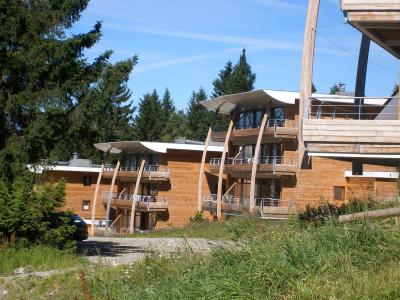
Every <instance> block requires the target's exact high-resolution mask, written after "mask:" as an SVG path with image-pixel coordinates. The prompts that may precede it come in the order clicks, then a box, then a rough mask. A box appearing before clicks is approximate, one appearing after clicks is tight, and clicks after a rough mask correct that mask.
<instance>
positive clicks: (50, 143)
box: [0, 0, 129, 162]
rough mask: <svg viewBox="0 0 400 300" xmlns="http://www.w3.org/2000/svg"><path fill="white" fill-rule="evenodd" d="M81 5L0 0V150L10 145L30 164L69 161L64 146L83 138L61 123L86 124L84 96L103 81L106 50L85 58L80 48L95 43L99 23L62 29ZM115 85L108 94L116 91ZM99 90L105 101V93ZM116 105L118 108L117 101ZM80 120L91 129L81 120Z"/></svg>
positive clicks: (68, 1)
mask: <svg viewBox="0 0 400 300" xmlns="http://www.w3.org/2000/svg"><path fill="white" fill-rule="evenodd" d="M87 4H88V0H80V1H74V0H60V1H44V0H38V1H33V0H28V1H22V0H10V1H0V20H1V21H0V24H1V26H0V130H1V134H0V149H2V148H4V147H5V146H6V145H8V146H11V145H12V147H14V148H15V149H19V151H20V152H24V153H25V154H26V157H27V160H28V161H30V162H34V161H37V160H38V159H40V158H46V157H48V156H49V155H50V156H53V158H54V159H67V158H69V156H70V153H69V151H70V149H71V147H70V145H76V147H77V148H78V149H79V148H82V147H83V146H82V147H81V144H82V143H85V142H84V137H85V136H80V135H76V132H77V131H74V130H73V131H72V135H71V136H70V134H71V131H69V130H66V128H70V127H76V124H75V121H76V122H77V123H79V122H84V120H83V119H82V118H80V116H81V115H82V110H84V108H85V106H87V105H86V104H84V102H86V101H88V100H87V98H88V97H90V95H92V94H94V91H93V89H96V88H97V86H98V85H100V84H101V83H102V82H103V79H104V76H105V72H106V71H105V69H110V63H109V62H108V60H109V58H110V56H111V51H106V52H104V53H103V54H102V55H100V56H99V57H97V58H96V59H94V60H93V62H89V60H87V59H86V58H85V57H84V54H83V53H84V52H85V50H86V49H88V48H91V47H92V46H93V45H95V44H96V43H97V42H98V41H99V39H100V37H101V23H99V22H97V23H96V24H95V25H94V27H93V29H92V30H91V31H89V32H87V33H83V34H76V35H71V34H66V33H65V32H66V31H68V30H69V29H70V28H71V27H72V25H73V24H74V23H75V22H76V21H77V20H79V18H80V14H81V13H82V11H83V10H84V9H85V8H86V6H87ZM117 68H118V69H121V68H119V67H117ZM109 80H111V79H109ZM110 84H111V83H110ZM115 91H116V93H117V94H116V95H113V96H112V97H119V96H118V91H117V90H115ZM107 92H109V91H107ZM107 92H105V93H107ZM128 94H129V93H128ZM97 96H99V97H98V99H102V100H104V99H107V98H109V97H108V96H110V95H108V96H107V95H104V96H102V95H97ZM99 101H100V100H99ZM115 105H116V107H115V108H113V109H115V112H116V113H118V110H119V109H120V108H121V107H118V104H117V103H115ZM122 111H123V110H122ZM123 118H124V117H122V119H123ZM97 119H98V117H96V120H97ZM85 126H87V127H90V126H88V125H85V124H82V125H80V127H81V128H84V127H85ZM78 127H79V126H78ZM123 130H126V129H125V128H124V129H123Z"/></svg>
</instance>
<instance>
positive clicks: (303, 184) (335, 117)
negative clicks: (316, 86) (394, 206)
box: [198, 0, 400, 218]
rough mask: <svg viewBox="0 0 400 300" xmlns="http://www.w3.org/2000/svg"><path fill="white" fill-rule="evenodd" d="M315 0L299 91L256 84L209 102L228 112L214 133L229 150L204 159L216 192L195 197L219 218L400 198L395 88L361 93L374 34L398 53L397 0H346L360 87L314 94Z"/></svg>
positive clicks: (399, 133)
mask: <svg viewBox="0 0 400 300" xmlns="http://www.w3.org/2000/svg"><path fill="white" fill-rule="evenodd" d="M318 9H319V1H318V0H310V1H309V9H308V14H307V24H306V30H305V42H304V50H303V60H302V73H301V85H300V86H301V90H300V92H299V93H295V92H285V91H275V90H256V91H251V92H246V93H241V94H235V95H226V96H220V97H217V98H214V99H210V100H206V101H203V102H202V104H203V105H204V106H205V107H207V108H208V109H210V110H214V111H218V112H219V113H223V114H228V115H229V116H230V122H229V126H228V128H227V129H226V131H224V132H213V131H212V128H210V134H209V136H208V140H207V141H206V144H207V142H208V141H220V142H224V151H223V152H222V154H221V156H220V157H218V158H213V159H211V160H209V161H208V165H209V168H210V171H211V172H212V173H213V174H215V175H217V176H218V179H219V180H218V186H217V193H216V194H207V195H202V196H200V195H199V197H198V201H199V206H200V207H202V208H203V209H204V210H208V211H211V212H212V213H213V214H215V215H216V216H217V217H218V218H221V217H222V215H223V214H225V215H229V214H232V213H237V212H252V213H260V214H261V216H262V217H279V216H280V215H287V214H289V213H290V212H291V211H296V210H301V209H304V208H305V206H306V205H318V204H320V203H321V202H325V201H329V202H333V203H336V204H341V203H343V202H344V201H348V200H350V199H352V198H365V197H373V198H376V199H378V200H382V201H383V200H394V199H397V197H398V176H399V174H398V170H397V168H398V166H399V164H400V105H399V100H398V97H399V95H398V94H397V95H394V96H391V95H388V96H386V97H379V98H371V97H366V96H365V82H366V71H367V62H368V50H369V42H370V40H372V41H375V42H377V43H378V44H379V45H381V46H382V47H383V48H384V49H386V50H387V51H388V52H389V53H391V54H392V55H394V56H395V57H397V58H399V57H400V1H397V0H396V1H395V0H388V1H373V0H370V1H367V0H361V1H353V0H342V9H343V11H344V13H345V15H346V18H347V21H348V22H349V23H350V24H352V25H353V26H354V27H356V28H357V29H359V30H360V31H361V32H362V33H363V34H364V35H363V39H362V43H361V47H360V58H359V65H358V70H357V78H356V82H357V84H356V88H355V95H349V94H344V93H342V94H340V95H323V94H312V92H311V90H312V70H313V62H314V48H315V32H316V30H315V28H316V26H317V19H318Z"/></svg>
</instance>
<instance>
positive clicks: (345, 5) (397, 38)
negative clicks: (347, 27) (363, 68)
mask: <svg viewBox="0 0 400 300" xmlns="http://www.w3.org/2000/svg"><path fill="white" fill-rule="evenodd" d="M341 8H342V11H343V13H344V14H345V16H346V19H347V22H348V23H350V24H351V25H352V26H354V27H355V28H357V29H358V30H359V31H361V32H362V33H364V34H365V35H366V36H368V37H369V38H370V39H371V40H373V41H374V42H375V43H377V44H378V45H380V46H381V47H382V48H384V49H386V50H387V51H388V52H390V53H392V54H393V55H394V56H395V57H397V58H400V0H342V1H341Z"/></svg>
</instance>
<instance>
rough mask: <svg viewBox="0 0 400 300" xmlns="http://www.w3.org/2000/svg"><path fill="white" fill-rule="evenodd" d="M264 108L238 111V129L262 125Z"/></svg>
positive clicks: (236, 126) (236, 124) (236, 122)
mask: <svg viewBox="0 0 400 300" xmlns="http://www.w3.org/2000/svg"><path fill="white" fill-rule="evenodd" d="M263 114H264V110H249V111H245V112H241V113H238V114H237V115H236V120H235V128H236V129H248V128H258V127H260V125H261V120H262V116H263Z"/></svg>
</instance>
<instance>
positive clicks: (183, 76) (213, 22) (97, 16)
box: [73, 0, 399, 109]
mask: <svg viewBox="0 0 400 300" xmlns="http://www.w3.org/2000/svg"><path fill="white" fill-rule="evenodd" d="M338 2H339V0H321V7H320V16H319V24H318V26H319V28H318V35H317V50H316V56H315V68H314V83H315V85H316V87H317V89H318V92H327V91H329V88H330V86H332V85H333V84H334V83H335V82H339V81H342V82H344V83H346V84H347V90H348V91H351V90H353V89H354V82H355V76H356V67H357V52H358V48H359V43H360V39H361V35H360V33H359V32H358V31H357V30H355V29H354V28H352V27H351V26H350V25H347V24H344V23H345V19H344V16H343V14H342V12H341V11H340V9H339V5H338ZM307 3H308V1H307V0H286V1H285V0H245V1H243V0H201V1H200V0H170V1H166V0H146V1H137V0H113V1H110V0H92V1H91V2H90V3H89V6H88V8H87V10H85V11H84V13H83V15H82V18H81V20H80V21H79V22H78V23H76V25H75V26H74V28H73V32H75V33H79V32H86V31H89V30H90V29H91V28H92V26H93V25H94V23H95V22H96V21H97V20H101V21H103V37H102V39H101V41H100V42H99V43H98V44H97V45H96V46H95V47H93V48H91V49H90V50H88V51H87V52H86V55H87V56H88V57H89V59H93V58H94V57H96V56H98V55H99V54H100V53H102V52H104V51H105V50H107V49H111V50H113V51H114V54H113V56H112V61H113V62H115V61H119V60H123V59H126V58H128V57H131V56H133V55H134V54H137V55H138V56H139V63H138V64H137V66H136V67H135V69H134V70H133V72H132V74H131V77H130V80H129V87H130V88H131V90H132V92H133V100H134V104H135V105H136V104H137V103H138V100H139V98H141V97H142V96H143V94H145V93H146V92H151V91H152V90H153V89H157V90H158V91H159V93H160V94H162V93H163V91H164V90H165V88H166V87H168V88H169V89H170V91H171V94H172V97H173V99H174V100H175V103H176V106H177V108H179V109H184V108H185V107H186V103H187V101H188V99H189V97H190V94H191V92H192V91H193V90H197V89H198V88H199V87H204V88H205V90H206V92H207V93H208V94H211V92H212V81H213V80H214V79H215V78H216V77H217V74H218V72H219V70H220V69H222V68H223V66H224V65H225V63H226V62H227V61H228V60H231V61H233V62H234V63H235V62H236V61H237V60H238V58H239V55H240V52H241V49H242V48H246V49H247V59H248V62H249V63H250V64H251V66H252V70H253V72H255V73H256V74H257V80H256V83H255V88H256V89H262V88H265V89H280V90H292V91H297V90H298V89H299V85H300V79H299V77H300V63H301V51H302V46H303V35H304V24H305V18H306V9H307ZM338 45H340V47H339V46H338ZM370 62H371V63H370V64H369V69H368V78H367V91H366V92H367V94H368V95H370V96H383V95H388V94H389V93H390V92H391V91H392V89H393V86H394V84H395V83H396V81H398V75H399V61H398V60H397V59H395V58H394V57H393V56H391V55H390V54H388V53H386V52H385V51H384V50H382V49H381V48H379V47H378V46H376V45H375V44H374V45H373V46H372V48H371V53H370Z"/></svg>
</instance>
